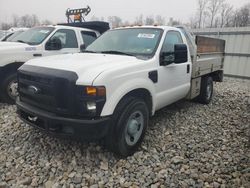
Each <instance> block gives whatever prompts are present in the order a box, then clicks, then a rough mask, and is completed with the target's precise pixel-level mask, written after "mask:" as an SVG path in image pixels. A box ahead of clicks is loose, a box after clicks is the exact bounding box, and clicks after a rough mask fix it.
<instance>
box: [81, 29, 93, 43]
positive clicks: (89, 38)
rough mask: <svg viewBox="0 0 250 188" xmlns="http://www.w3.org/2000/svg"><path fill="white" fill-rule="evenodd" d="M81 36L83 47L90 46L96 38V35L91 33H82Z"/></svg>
mask: <svg viewBox="0 0 250 188" xmlns="http://www.w3.org/2000/svg"><path fill="white" fill-rule="evenodd" d="M81 34H82V39H83V42H84V44H85V47H87V46H88V45H90V44H91V43H92V42H94V40H95V39H96V38H97V36H96V33H94V32H91V31H82V32H81Z"/></svg>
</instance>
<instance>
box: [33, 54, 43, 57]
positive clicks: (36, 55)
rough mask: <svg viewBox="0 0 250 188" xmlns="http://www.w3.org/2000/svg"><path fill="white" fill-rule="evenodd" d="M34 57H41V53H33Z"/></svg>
mask: <svg viewBox="0 0 250 188" xmlns="http://www.w3.org/2000/svg"><path fill="white" fill-rule="evenodd" d="M33 56H34V57H42V54H33Z"/></svg>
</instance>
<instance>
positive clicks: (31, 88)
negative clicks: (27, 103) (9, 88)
mask: <svg viewBox="0 0 250 188" xmlns="http://www.w3.org/2000/svg"><path fill="white" fill-rule="evenodd" d="M28 91H29V92H30V93H32V94H38V93H39V92H40V89H39V88H37V87H36V86H29V87H28Z"/></svg>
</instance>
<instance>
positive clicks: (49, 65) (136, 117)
mask: <svg viewBox="0 0 250 188" xmlns="http://www.w3.org/2000/svg"><path fill="white" fill-rule="evenodd" d="M224 48H225V42H224V41H223V40H218V39H212V38H206V37H199V36H197V37H196V39H194V38H193V36H192V35H191V34H190V33H189V32H187V30H186V29H185V28H183V27H178V28H176V27H167V26H143V27H139V26H138V27H126V28H118V29H114V30H109V31H107V32H106V33H104V34H103V35H102V36H100V37H99V38H98V39H97V40H96V41H94V42H93V43H92V44H91V45H90V46H88V48H87V49H86V50H85V51H84V52H83V53H78V54H68V55H58V56H53V57H46V58H40V59H34V60H31V61H28V62H27V63H25V64H24V65H23V66H22V67H20V68H19V70H18V83H19V93H20V95H19V97H18V99H17V108H18V114H19V116H20V117H21V119H22V120H23V121H24V122H26V123H28V124H30V125H32V126H34V127H36V128H38V129H40V130H43V131H45V132H48V133H50V134H54V135H59V136H71V137H76V138H83V139H104V141H105V145H106V147H107V148H109V149H110V150H111V151H114V152H115V153H117V154H119V155H121V156H128V155H131V154H133V153H134V152H135V151H136V149H137V148H138V146H139V145H140V143H141V142H142V140H143V137H144V135H145V131H146V129H147V126H148V120H149V117H150V116H153V115H154V114H155V112H156V111H157V110H159V109H161V108H163V107H165V106H167V105H169V104H171V103H174V102H176V101H178V100H180V99H183V98H186V99H196V100H198V101H200V102H201V103H204V104H208V103H209V102H210V101H211V99H212V95H213V81H217V82H222V78H223V60H224Z"/></svg>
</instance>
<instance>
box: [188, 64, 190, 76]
mask: <svg viewBox="0 0 250 188" xmlns="http://www.w3.org/2000/svg"><path fill="white" fill-rule="evenodd" d="M188 73H190V65H187V74H188Z"/></svg>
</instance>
